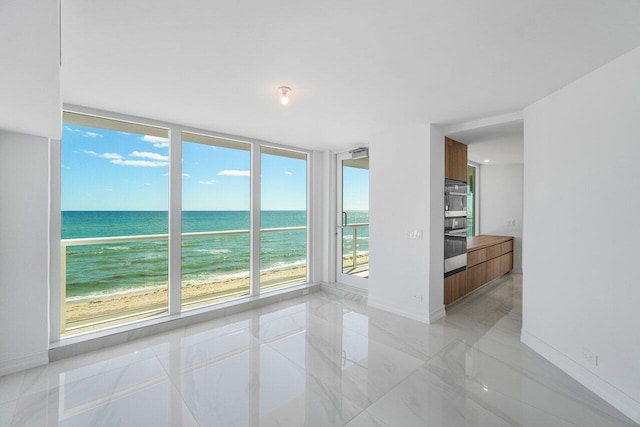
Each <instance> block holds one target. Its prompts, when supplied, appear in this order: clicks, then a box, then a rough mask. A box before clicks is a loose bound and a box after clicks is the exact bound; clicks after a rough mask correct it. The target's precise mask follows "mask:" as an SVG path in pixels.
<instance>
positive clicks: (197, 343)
mask: <svg viewBox="0 0 640 427" xmlns="http://www.w3.org/2000/svg"><path fill="white" fill-rule="evenodd" d="M250 329H251V328H249V327H247V328H241V329H237V330H234V331H230V332H227V333H225V334H222V335H219V336H216V337H212V338H209V339H207V340H204V341H200V342H196V343H193V344H189V345H186V346H185V345H183V344H182V343H180V351H183V350H186V349H192V348H193V347H196V346H202V345H204V344H208V343H211V342H214V341H218V340H220V339H223V338H226V337H228V336H230V335H233V334H237V333H239V332H246V333H247V334H249V336H252V337H253V334H252V333H251V331H250ZM182 338H185V337H182ZM153 347H157V345H154V346H153ZM153 347H152V350H153V352H154V353H155V355H156V356H157V357H161V356H165V355H167V354H168V353H170V352H171V350H169V351H168V352H165V353H158V352H157V351H156V350H155V348H153ZM195 350H198V351H199V349H195Z"/></svg>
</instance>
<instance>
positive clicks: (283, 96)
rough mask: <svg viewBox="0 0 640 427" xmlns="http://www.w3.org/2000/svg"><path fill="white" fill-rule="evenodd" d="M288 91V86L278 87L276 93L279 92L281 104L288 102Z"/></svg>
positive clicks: (289, 89) (289, 90)
mask: <svg viewBox="0 0 640 427" xmlns="http://www.w3.org/2000/svg"><path fill="white" fill-rule="evenodd" d="M289 92H291V88H290V87H286V86H282V87H279V88H278V93H280V103H281V104H282V105H287V104H288V103H289Z"/></svg>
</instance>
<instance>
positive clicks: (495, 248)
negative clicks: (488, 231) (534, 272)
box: [444, 236, 513, 305]
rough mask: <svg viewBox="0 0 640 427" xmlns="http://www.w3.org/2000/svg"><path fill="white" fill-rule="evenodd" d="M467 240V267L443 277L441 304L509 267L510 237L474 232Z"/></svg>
mask: <svg viewBox="0 0 640 427" xmlns="http://www.w3.org/2000/svg"><path fill="white" fill-rule="evenodd" d="M467 242H468V243H467V248H468V249H467V270H466V271H463V272H461V273H457V274H454V275H452V276H449V277H445V279H444V305H449V304H451V303H453V302H455V301H457V300H458V299H460V298H462V297H463V296H465V295H467V294H468V293H470V292H473V291H475V290H476V289H478V288H479V287H481V286H483V285H485V284H487V283H489V282H491V281H492V280H494V279H497V278H498V277H500V276H503V275H505V274H507V273H508V272H510V271H511V270H513V237H506V236H475V237H469V238H468V239H467Z"/></svg>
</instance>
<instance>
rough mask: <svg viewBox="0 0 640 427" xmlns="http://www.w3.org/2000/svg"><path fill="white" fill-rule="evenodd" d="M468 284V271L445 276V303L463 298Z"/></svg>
mask: <svg viewBox="0 0 640 427" xmlns="http://www.w3.org/2000/svg"><path fill="white" fill-rule="evenodd" d="M466 285H467V271H466V270H465V271H461V272H460V273H457V274H454V275H453V276H449V277H445V278H444V305H449V304H451V303H452V302H454V301H455V300H457V299H459V298H462V297H463V296H464V294H465V287H466Z"/></svg>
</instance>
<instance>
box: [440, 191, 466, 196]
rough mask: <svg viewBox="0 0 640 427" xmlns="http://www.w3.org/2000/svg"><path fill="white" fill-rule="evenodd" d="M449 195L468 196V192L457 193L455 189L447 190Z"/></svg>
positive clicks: (446, 192)
mask: <svg viewBox="0 0 640 427" xmlns="http://www.w3.org/2000/svg"><path fill="white" fill-rule="evenodd" d="M444 194H446V195H447V196H468V195H469V194H468V193H456V192H455V191H445V193H444Z"/></svg>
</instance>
